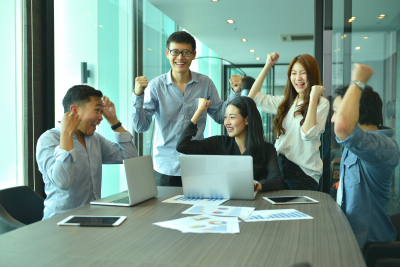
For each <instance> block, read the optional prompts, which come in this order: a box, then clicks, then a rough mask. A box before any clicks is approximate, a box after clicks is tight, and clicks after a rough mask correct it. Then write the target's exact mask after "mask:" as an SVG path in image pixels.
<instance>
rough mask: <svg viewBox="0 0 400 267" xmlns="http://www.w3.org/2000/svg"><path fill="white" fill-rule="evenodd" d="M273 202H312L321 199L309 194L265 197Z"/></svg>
mask: <svg viewBox="0 0 400 267" xmlns="http://www.w3.org/2000/svg"><path fill="white" fill-rule="evenodd" d="M263 198H264V199H265V200H266V201H268V202H270V203H272V204H310V203H319V201H317V200H315V199H312V198H310V197H308V196H282V197H263Z"/></svg>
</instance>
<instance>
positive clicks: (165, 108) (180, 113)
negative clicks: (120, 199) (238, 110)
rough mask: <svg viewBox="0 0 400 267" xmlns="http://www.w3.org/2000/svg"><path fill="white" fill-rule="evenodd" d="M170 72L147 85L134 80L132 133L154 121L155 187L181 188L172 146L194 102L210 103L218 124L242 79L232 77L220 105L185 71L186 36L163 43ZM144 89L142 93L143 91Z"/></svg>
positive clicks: (203, 82)
mask: <svg viewBox="0 0 400 267" xmlns="http://www.w3.org/2000/svg"><path fill="white" fill-rule="evenodd" d="M165 53H166V57H167V58H168V60H169V62H170V65H171V70H170V71H169V72H168V73H166V74H163V75H160V76H158V77H156V78H154V79H153V80H151V81H150V82H149V83H148V82H147V79H146V77H144V76H142V77H136V79H135V89H134V92H133V94H132V114H131V115H132V125H133V128H134V129H135V131H136V132H138V133H142V132H145V131H147V130H148V129H149V127H150V125H151V123H152V117H153V116H154V117H155V130H154V142H153V157H154V159H153V163H154V171H155V177H156V181H157V185H161V186H182V180H181V170H180V165H179V155H180V153H178V152H177V151H176V149H175V148H176V144H177V142H178V139H179V136H180V135H181V134H182V132H183V130H184V128H185V126H186V124H187V123H188V122H189V121H190V119H191V118H192V116H193V114H194V113H195V111H196V108H197V100H198V99H199V98H204V99H207V100H211V105H210V107H209V108H208V109H207V113H208V115H210V116H211V117H212V118H213V119H214V121H216V122H217V123H219V124H222V123H223V121H224V113H225V109H226V106H227V103H228V102H229V101H231V100H232V99H234V98H235V97H237V96H239V93H240V90H241V81H242V79H241V78H240V77H239V76H237V75H236V76H233V77H232V79H231V80H230V83H231V86H232V91H231V94H230V95H229V97H228V99H227V101H226V102H224V101H222V100H221V99H220V98H219V96H218V92H217V90H216V87H215V85H214V83H213V82H212V81H211V79H210V78H209V77H207V76H205V75H202V74H200V73H196V72H193V71H191V70H190V69H189V67H190V65H191V63H192V61H193V60H194V59H195V57H196V41H195V39H194V38H193V36H191V35H190V34H189V33H187V32H184V31H181V32H175V33H173V34H172V35H171V36H170V37H169V38H168V40H167V49H166V51H165ZM144 89H146V90H144ZM206 120H207V114H206V113H204V114H202V115H201V117H200V118H199V122H198V128H199V131H198V132H197V135H196V136H195V137H194V139H195V140H201V139H204V136H203V132H204V129H205V126H206Z"/></svg>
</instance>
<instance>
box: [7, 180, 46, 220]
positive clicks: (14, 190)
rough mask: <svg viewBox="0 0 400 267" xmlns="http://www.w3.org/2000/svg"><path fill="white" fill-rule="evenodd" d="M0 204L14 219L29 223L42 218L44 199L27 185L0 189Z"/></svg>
mask: <svg viewBox="0 0 400 267" xmlns="http://www.w3.org/2000/svg"><path fill="white" fill-rule="evenodd" d="M0 204H1V205H2V206H3V208H4V210H5V211H7V213H8V214H9V215H10V216H11V217H12V218H14V219H15V220H17V221H19V222H21V223H23V224H31V223H34V222H37V221H40V220H41V219H42V218H43V209H44V200H43V198H41V197H40V196H39V195H38V194H36V193H35V191H33V190H32V188H30V187H29V186H17V187H11V188H6V189H2V190H0Z"/></svg>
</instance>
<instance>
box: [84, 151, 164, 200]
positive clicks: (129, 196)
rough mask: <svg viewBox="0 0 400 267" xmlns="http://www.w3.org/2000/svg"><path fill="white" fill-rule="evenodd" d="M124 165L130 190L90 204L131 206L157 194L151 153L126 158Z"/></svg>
mask: <svg viewBox="0 0 400 267" xmlns="http://www.w3.org/2000/svg"><path fill="white" fill-rule="evenodd" d="M124 167H125V173H126V181H127V185H128V191H124V192H121V193H118V194H115V195H112V196H109V197H105V198H101V199H96V200H94V201H90V204H96V205H112V206H127V207H129V206H133V205H135V204H137V203H140V202H143V201H145V200H148V199H150V198H153V197H155V196H157V194H158V192H157V184H156V178H155V177H154V170H153V161H152V160H151V156H150V155H149V156H143V157H136V158H131V159H126V160H124Z"/></svg>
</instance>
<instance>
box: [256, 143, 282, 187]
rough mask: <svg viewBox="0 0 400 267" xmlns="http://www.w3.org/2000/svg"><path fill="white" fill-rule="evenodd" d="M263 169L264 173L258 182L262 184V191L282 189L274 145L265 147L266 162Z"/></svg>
mask: <svg viewBox="0 0 400 267" xmlns="http://www.w3.org/2000/svg"><path fill="white" fill-rule="evenodd" d="M264 169H265V172H264V173H266V175H265V176H264V177H260V178H259V179H260V180H259V182H260V183H261V185H262V192H267V191H276V190H283V189H284V182H283V177H282V174H281V171H280V169H279V164H278V156H277V154H276V150H275V147H274V146H272V145H271V147H270V148H268V149H267V162H266V164H265V166H264Z"/></svg>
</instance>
